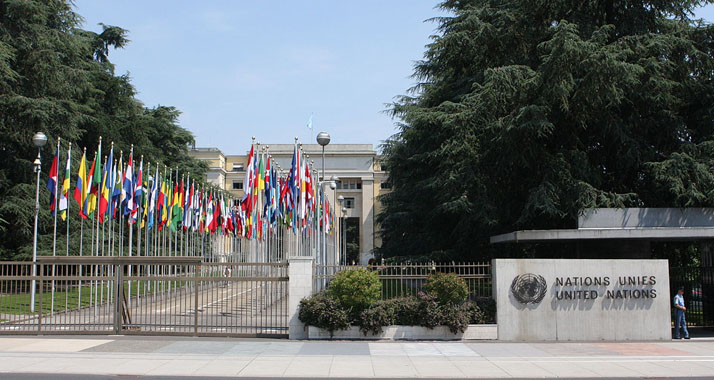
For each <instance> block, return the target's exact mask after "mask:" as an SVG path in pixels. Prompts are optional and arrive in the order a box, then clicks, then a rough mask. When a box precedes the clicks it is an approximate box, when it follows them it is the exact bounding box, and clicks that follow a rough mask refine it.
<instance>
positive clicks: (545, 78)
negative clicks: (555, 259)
mask: <svg viewBox="0 0 714 380" xmlns="http://www.w3.org/2000/svg"><path fill="white" fill-rule="evenodd" d="M708 2H709V1H691V0H680V1H666V0H650V1H647V0H634V1H629V0H627V1H619V2H618V1H612V0H595V1H563V0H560V1H558V0H555V1H540V0H536V1H533V0H529V1H525V0H514V1H508V2H502V1H495V0H493V1H489V0H449V1H444V2H443V3H441V5H440V7H441V8H443V9H445V10H447V11H448V12H449V13H450V16H448V17H443V18H439V19H438V20H437V21H438V22H439V33H438V35H437V36H434V37H433V42H432V43H431V44H429V45H428V46H427V50H426V53H425V55H424V60H423V61H421V62H418V63H417V65H416V67H415V74H414V76H415V77H416V78H417V79H418V80H419V81H420V83H419V84H418V85H417V86H416V87H415V88H414V89H412V95H411V96H403V97H401V98H400V99H399V100H398V101H397V102H396V103H395V104H394V105H393V108H392V112H393V114H394V115H395V116H396V117H398V118H399V119H400V120H401V123H400V125H399V131H398V133H397V134H396V135H395V136H393V137H392V138H391V139H389V140H388V141H387V142H386V143H385V145H384V153H385V165H386V167H387V168H388V170H389V171H390V177H391V178H390V180H391V182H392V183H393V185H394V191H393V192H392V193H390V194H388V195H386V196H385V197H384V198H383V200H382V201H383V202H384V206H385V207H384V209H383V212H382V213H381V214H380V215H379V217H378V221H379V223H380V225H381V228H382V237H383V246H382V248H381V253H382V254H384V255H385V256H393V255H415V254H419V255H423V254H431V255H442V257H443V256H446V257H462V258H463V257H468V258H478V257H481V258H483V257H488V256H489V255H490V254H491V253H490V251H489V249H490V248H489V246H488V236H490V235H493V234H497V233H503V232H508V231H511V230H514V229H533V228H539V229H540V228H568V227H573V226H574V224H575V220H576V217H577V215H578V212H579V211H580V210H582V209H584V208H588V207H623V206H641V207H642V206H645V207H664V206H670V207H682V206H712V205H714V175H713V174H712V173H713V172H712V169H713V167H712V166H714V136H713V133H714V121H713V119H712V104H713V103H712V101H713V100H714V80H713V79H714V70H713V69H714V60H713V59H712V48H713V47H714V41H713V40H712V37H713V36H714V28H713V27H712V26H711V25H709V24H706V23H704V22H702V21H699V20H692V19H691V17H692V15H693V13H692V10H693V9H694V8H695V7H696V6H698V5H700V4H703V3H708Z"/></svg>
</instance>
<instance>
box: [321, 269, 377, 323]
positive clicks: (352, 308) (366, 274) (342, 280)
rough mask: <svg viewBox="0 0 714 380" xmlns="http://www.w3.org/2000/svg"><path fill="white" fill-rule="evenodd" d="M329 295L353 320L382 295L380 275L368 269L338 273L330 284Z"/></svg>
mask: <svg viewBox="0 0 714 380" xmlns="http://www.w3.org/2000/svg"><path fill="white" fill-rule="evenodd" d="M327 294H328V295H329V296H330V297H332V298H334V299H335V300H337V302H339V303H340V305H341V306H342V308H343V309H344V310H345V311H347V313H348V315H350V317H351V319H352V320H357V319H358V318H359V315H360V313H362V311H364V310H365V309H367V308H368V307H369V306H370V305H372V304H373V303H375V302H377V301H379V299H380V298H381V295H382V283H381V282H380V281H379V275H378V274H377V273H375V272H372V271H369V270H366V269H351V270H346V271H343V272H340V273H338V274H337V275H336V276H335V278H334V279H333V280H332V281H331V282H330V285H329V286H328V288H327Z"/></svg>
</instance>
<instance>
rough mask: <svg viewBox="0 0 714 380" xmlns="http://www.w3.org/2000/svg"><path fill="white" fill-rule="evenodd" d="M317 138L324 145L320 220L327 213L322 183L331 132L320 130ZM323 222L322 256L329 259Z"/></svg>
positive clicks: (324, 262)
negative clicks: (326, 148)
mask: <svg viewBox="0 0 714 380" xmlns="http://www.w3.org/2000/svg"><path fill="white" fill-rule="evenodd" d="M316 140H317V143H318V144H320V146H321V147H322V182H321V184H320V193H321V195H320V202H322V203H321V204H320V220H321V221H322V220H323V219H324V217H325V216H324V213H325V210H324V206H325V205H324V197H325V192H324V190H323V188H322V183H324V181H325V146H327V144H329V143H330V134H329V133H327V132H320V133H318V134H317V139H316ZM322 224H323V226H322V235H323V236H321V237H320V239H322V247H321V251H322V252H321V253H320V257H323V255H324V259H327V250H326V246H325V243H326V241H325V240H326V239H325V236H324V234H325V226H324V221H323V223H322ZM318 231H319V230H318ZM326 261H327V260H324V261H323V264H327V262H326Z"/></svg>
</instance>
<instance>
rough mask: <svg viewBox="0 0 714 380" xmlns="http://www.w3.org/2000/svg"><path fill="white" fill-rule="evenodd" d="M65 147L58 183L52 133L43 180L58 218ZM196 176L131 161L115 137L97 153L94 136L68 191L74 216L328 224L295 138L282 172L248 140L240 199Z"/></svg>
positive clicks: (251, 235)
mask: <svg viewBox="0 0 714 380" xmlns="http://www.w3.org/2000/svg"><path fill="white" fill-rule="evenodd" d="M71 154H72V145H71V144H69V147H68V149H67V159H66V163H65V168H64V169H65V170H64V177H63V179H62V181H61V186H60V181H59V165H60V161H61V157H60V139H58V140H57V151H56V153H55V156H54V159H53V161H52V166H51V168H50V172H49V178H48V181H47V188H48V189H49V191H50V211H51V213H52V215H53V216H54V215H55V213H56V212H59V216H60V217H61V218H62V220H67V217H68V215H69V208H70V190H71V189H70V187H71V186H70V180H71V175H72V174H71V164H72V162H71ZM152 170H153V175H151V173H152ZM167 171H168V173H167ZM201 182H202V181H200V180H199V181H198V182H197V181H196V179H194V178H190V176H189V175H180V173H179V172H178V169H177V170H176V171H169V170H168V168H167V167H165V166H164V168H163V170H161V169H160V167H159V165H154V166H153V169H152V166H151V164H150V163H147V164H146V167H144V159H143V156H141V158H140V160H139V162H138V165H137V162H136V160H135V157H134V149H133V146H132V148H131V150H130V151H129V155H128V157H127V159H126V162H124V155H123V153H120V154H119V157H118V158H117V157H116V156H115V152H114V144H113V143H112V144H111V147H110V149H109V154H108V155H107V156H105V157H104V158H103V159H102V140H101V138H100V139H99V145H98V147H97V150H96V152H95V154H94V157H93V159H92V160H91V164H90V162H89V159H88V157H87V150H86V148H85V149H84V150H83V153H82V158H81V160H80V163H79V168H78V170H77V174H76V181H75V187H74V191H73V193H72V195H71V196H72V198H73V199H74V200H75V201H76V202H77V205H78V207H79V210H78V211H77V212H78V214H79V216H80V217H81V218H82V219H93V218H95V217H96V221H97V222H98V223H105V221H107V220H115V219H120V220H126V222H127V223H128V224H129V225H134V224H136V223H137V222H139V223H140V226H141V228H148V229H153V228H156V229H158V230H161V229H163V228H170V229H171V230H172V231H184V232H187V231H190V232H203V233H210V234H215V233H220V234H226V235H234V236H240V237H243V238H247V239H263V238H264V237H265V235H266V234H267V233H270V232H271V231H274V230H275V227H276V226H278V225H281V226H288V227H290V228H291V229H292V231H293V233H295V234H297V233H298V232H302V231H306V230H308V231H312V230H313V229H315V228H318V226H323V225H324V226H325V232H331V231H332V228H333V224H334V221H333V216H332V212H331V205H330V203H329V200H328V199H327V197H324V196H321V197H319V198H320V199H323V200H324V202H321V203H322V204H317V203H318V202H317V199H318V195H319V191H320V190H319V189H318V186H316V183H315V181H314V177H313V175H312V171H311V168H310V166H309V165H308V163H307V160H306V159H304V158H303V154H302V152H301V151H300V149H299V148H298V146H297V145H296V146H295V150H294V153H293V159H292V165H291V168H290V171H289V172H288V174H287V175H286V176H283V175H282V174H281V173H280V172H279V171H278V170H277V169H276V166H275V164H274V162H273V160H272V157H271V156H270V155H269V154H267V153H266V152H261V153H256V151H255V146H254V145H252V146H251V149H250V154H249V156H248V165H247V166H246V173H245V180H244V184H245V186H244V192H245V195H244V196H243V198H242V199H240V200H238V199H233V198H232V197H231V196H230V195H228V194H226V193H225V192H224V191H222V190H218V189H215V188H210V187H208V186H206V185H205V184H202V183H201ZM58 197H59V198H58ZM320 210H324V212H323V213H321V212H320ZM318 216H322V217H321V218H318ZM319 228H321V227H319Z"/></svg>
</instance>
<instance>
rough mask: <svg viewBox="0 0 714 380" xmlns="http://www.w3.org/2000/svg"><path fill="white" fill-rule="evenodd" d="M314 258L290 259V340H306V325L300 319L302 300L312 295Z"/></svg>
mask: <svg viewBox="0 0 714 380" xmlns="http://www.w3.org/2000/svg"><path fill="white" fill-rule="evenodd" d="M312 264H313V261H312V257H309V256H294V257H290V258H288V318H289V322H288V335H289V338H290V339H306V338H307V331H305V325H304V324H303V323H302V322H300V319H299V318H298V311H299V307H300V300H302V299H303V298H305V297H309V296H311V295H312V276H313V274H312V270H313V265H312Z"/></svg>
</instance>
